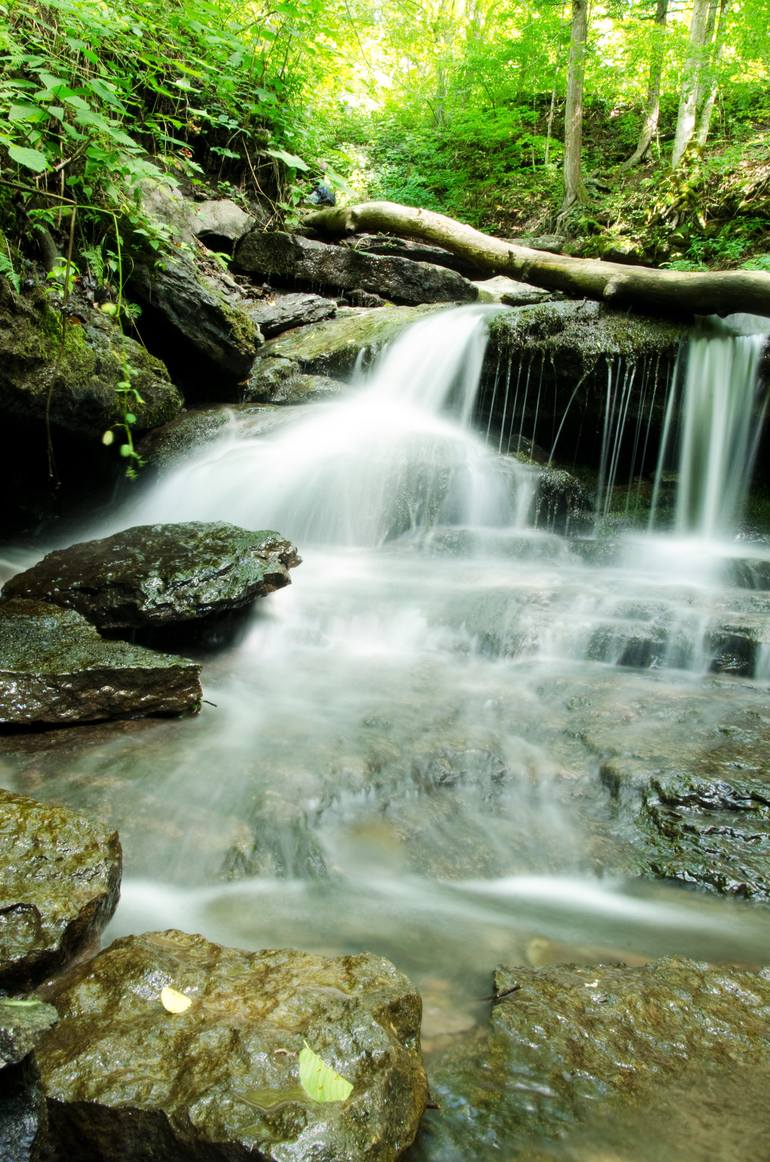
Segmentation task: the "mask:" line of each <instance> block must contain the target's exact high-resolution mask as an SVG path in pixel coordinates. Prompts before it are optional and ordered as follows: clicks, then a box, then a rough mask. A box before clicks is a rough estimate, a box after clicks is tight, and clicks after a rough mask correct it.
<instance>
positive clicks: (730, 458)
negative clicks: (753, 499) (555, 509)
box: [650, 320, 766, 540]
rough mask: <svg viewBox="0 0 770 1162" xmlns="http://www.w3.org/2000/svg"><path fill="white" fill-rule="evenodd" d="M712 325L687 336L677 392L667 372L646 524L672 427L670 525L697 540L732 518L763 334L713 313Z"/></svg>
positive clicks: (754, 424) (751, 431)
mask: <svg viewBox="0 0 770 1162" xmlns="http://www.w3.org/2000/svg"><path fill="white" fill-rule="evenodd" d="M712 326H713V327H714V328H715V330H716V329H718V331H717V333H716V334H712V335H703V336H698V337H696V338H693V339H691V340H690V344H689V349H688V352H687V364H686V370H685V374H684V383H683V386H682V388H681V393H680V390H679V376H678V375H677V374H676V373H675V375H674V377H673V381H672V387H671V390H670V393H669V399H668V403H667V407H666V414H665V420H664V427H663V434H662V438H661V444H660V452H659V457H658V468H657V472H656V477H655V490H654V493H653V509H652V515H651V518H650V524H651V527H653V528H654V527H655V526H656V523H657V506H658V499H659V494H660V482H661V478H662V474H663V471H664V469H665V466H666V464H667V463H668V462H669V458H670V455H671V449H672V444H673V433H674V431H675V430H677V429H678V433H679V450H678V467H677V474H678V488H677V495H676V508H675V521H674V525H675V531H676V532H677V533H678V534H679V535H681V536H685V535H688V534H689V535H695V536H697V537H699V538H702V539H703V540H714V539H717V538H720V537H725V536H727V535H729V534H730V533H731V532H732V531H734V529H735V527H736V523H737V522H738V520H739V519H740V516H741V512H742V509H743V504H744V501H745V498H746V493H747V490H748V487H749V484H750V481H751V473H752V469H753V466H754V459H755V455H756V449H757V441H758V437H759V433H760V430H761V426H762V419H763V416H764V405H762V406H760V405H759V404H758V401H757V372H758V368H759V361H760V358H761V355H762V349H763V347H764V344H765V342H766V336H765V335H761V334H759V335H758V334H753V335H741V334H735V333H734V332H732V331H731V330H730V329H729V328H728V327H726V326H725V325H724V324H721V322H720V321H719V320H715V321H712ZM720 332H721V333H720Z"/></svg>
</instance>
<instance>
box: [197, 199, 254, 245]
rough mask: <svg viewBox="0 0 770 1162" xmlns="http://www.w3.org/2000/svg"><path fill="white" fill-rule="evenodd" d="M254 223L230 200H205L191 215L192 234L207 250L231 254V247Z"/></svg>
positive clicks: (249, 215)
mask: <svg viewBox="0 0 770 1162" xmlns="http://www.w3.org/2000/svg"><path fill="white" fill-rule="evenodd" d="M255 225H256V221H255V219H254V217H253V216H252V215H251V214H247V213H246V211H245V210H243V209H241V207H240V206H238V205H236V203H235V202H234V201H232V199H231V198H207V199H206V201H205V202H198V203H196V205H195V209H194V211H193V213H192V221H191V227H192V233H193V234H194V235H195V237H196V238H198V239H200V241H201V242H202V243H203V245H204V246H207V247H208V248H209V250H218V251H221V252H225V253H232V249H233V246H234V245H235V243H236V242H237V241H238V239H239V238H242V237H243V235H244V234H246V233H247V232H248V231H249V230H251V229H252V227H253V226H255Z"/></svg>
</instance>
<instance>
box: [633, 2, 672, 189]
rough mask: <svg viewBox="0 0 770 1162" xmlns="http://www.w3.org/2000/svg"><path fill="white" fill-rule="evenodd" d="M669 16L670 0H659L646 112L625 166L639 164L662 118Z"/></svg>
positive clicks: (656, 11) (656, 10)
mask: <svg viewBox="0 0 770 1162" xmlns="http://www.w3.org/2000/svg"><path fill="white" fill-rule="evenodd" d="M667 17H668V0H658V3H657V7H656V9H655V32H654V33H653V39H652V53H651V56H650V75H649V78H648V81H647V103H646V106H645V112H644V121H643V123H642V129H641V132H640V134H639V141H638V143H637V146H636V149H635V150H634V152H633V153H632V154H631V156H630V157H629V159H628V161H627V162H625V165H624V168H629V169H630V167H631V166H632V165H638V164H639V162H640V161H641V160H642V158H643V157H644V156H645V154H646V153H647V150H648V149H649V148H650V145H651V143H652V139H653V137H654V136H655V134H656V133H657V131H658V120H659V118H660V83H661V78H662V76H663V62H664V60H665V58H666V19H667Z"/></svg>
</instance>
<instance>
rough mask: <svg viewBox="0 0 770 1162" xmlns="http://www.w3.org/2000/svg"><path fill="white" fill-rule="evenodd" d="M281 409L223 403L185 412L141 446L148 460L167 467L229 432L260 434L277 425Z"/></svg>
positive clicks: (143, 441)
mask: <svg viewBox="0 0 770 1162" xmlns="http://www.w3.org/2000/svg"><path fill="white" fill-rule="evenodd" d="M277 413H278V408H275V407H268V406H266V405H263V404H229V405H228V404H219V405H217V406H214V407H210V408H194V409H191V410H190V411H185V412H182V414H181V415H180V416H178V417H177V418H176V419H175V420H172V421H171V423H169V424H164V426H163V427H162V428H156V429H155V431H154V432H151V433H150V434H149V435H148V436H147V438H146V439H144V440H142V442H141V444H140V445H139V452H140V453H141V456H142V458H143V459H144V460H146V461H147V462H148V463H149V464H151V465H152V466H154V467H156V468H165V467H167V466H168V465H170V464H173V463H175V462H176V461H177V460H181V459H184V458H185V457H186V456H188V455H189V454H190V453H191V452H192V451H193V449H195V448H198V447H200V446H201V445H203V444H208V443H210V442H211V441H212V440H214V439H216V438H217V437H218V436H222V435H224V434H225V432H226V431H228V430H230V429H231V430H232V431H233V433H236V432H238V433H240V434H243V433H244V432H248V434H249V435H259V434H260V433H261V432H263V431H269V430H270V428H272V427H273V426H274V425H275V422H276V415H277Z"/></svg>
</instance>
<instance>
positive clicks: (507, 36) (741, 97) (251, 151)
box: [0, 0, 770, 269]
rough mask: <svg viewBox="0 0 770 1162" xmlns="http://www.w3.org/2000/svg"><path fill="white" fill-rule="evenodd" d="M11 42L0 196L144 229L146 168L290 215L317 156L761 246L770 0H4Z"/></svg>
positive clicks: (529, 210)
mask: <svg viewBox="0 0 770 1162" xmlns="http://www.w3.org/2000/svg"><path fill="white" fill-rule="evenodd" d="M579 19H584V20H585V29H584V39H583V41H582V43H581V44H580V45H578V46H577V47H576V41H575V29H576V20H579ZM570 44H572V48H570ZM0 56H1V57H2V64H3V70H2V79H0V156H2V162H3V179H2V180H3V183H4V184H3V187H2V189H3V196H4V198H5V203H4V204H5V205H6V207H7V206H8V204H9V199H16V202H15V203H14V204H15V205H16V206H17V207H18V201H19V199H21V200H22V202H23V204H24V207H25V212H26V213H27V214H29V215H31V216H32V221H33V222H35V221H38V222H48V224H49V225H50V223H51V222H52V221H53V220H54V216H56V221H57V223H58V224H61V216H62V213H63V212H64V213H65V214H66V212H67V207H68V206H77V207H80V208H81V211H82V214H81V220H82V221H87V220H89V215H90V219H91V220H93V221H94V222H97V221H98V220H104V219H105V218H109V215H111V214H112V215H115V216H116V217H117V216H119V218H120V223H121V225H120V229H121V230H122V231H123V232H124V234H125V236H126V239H127V240H128V241H132V242H133V243H137V244H138V243H140V242H141V241H142V240H143V239H145V240H146V236H147V234H148V228H147V223H146V222H144V220H143V218H142V215H141V211H140V209H139V205H138V203H137V200H136V197H135V194H136V189H137V187H138V185H139V184H140V183H141V182H142V181H144V180H145V179H146V178H147V177H148V176H158V177H162V180H164V181H184V182H190V183H193V184H194V183H196V182H200V183H202V184H203V183H204V182H205V183H208V184H209V186H210V185H211V184H212V183H214V184H215V185H216V184H217V183H218V184H219V187H220V188H221V189H222V190H224V191H226V192H227V191H229V192H235V193H236V194H238V195H239V196H242V197H247V198H248V197H256V196H259V197H260V198H261V199H262V200H263V202H264V203H266V204H268V205H269V206H270V208H271V212H272V214H273V220H274V221H276V222H279V221H287V220H288V221H291V220H292V215H293V214H294V213H295V212H296V208H297V206H298V204H300V203H301V201H302V198H303V196H304V194H306V192H307V188H308V181H309V178H310V176H311V174H312V173H313V172H316V173H317V171H318V167H319V165H320V163H321V162H325V163H327V164H328V171H327V173H328V176H329V180H331V182H332V183H333V185H334V186H335V188H336V190H337V193H338V197H339V198H341V199H342V200H351V201H353V200H359V199H361V198H386V199H389V200H393V201H398V202H400V203H404V204H406V205H412V206H423V207H425V208H427V209H432V210H437V211H440V212H445V213H449V214H451V215H453V216H454V217H456V218H459V219H461V220H463V221H467V222H468V223H470V224H471V225H474V226H477V227H480V228H483V229H489V230H492V231H494V232H496V233H501V234H529V235H532V234H537V233H551V232H553V231H554V230H555V229H558V230H559V232H560V233H562V234H564V235H566V237H567V240H568V242H567V245H568V246H569V245H573V247H574V248H575V249H576V252H579V253H583V254H586V255H589V256H607V257H614V258H621V259H622V258H623V256H624V255H627V256H628V257H629V258H630V259H632V260H634V259H637V260H638V259H642V260H644V261H647V262H652V263H669V264H674V265H679V266H680V267H682V268H688V267H689V268H695V269H697V268H698V267H702V266H704V265H713V266H717V267H720V266H721V267H724V266H726V267H734V266H740V265H743V264H745V263H749V264H754V265H757V264H759V267H760V268H765V269H766V268H769V267H770V238H769V237H768V221H769V220H770V145H768V138H767V125H768V123H770V85H769V84H768V80H769V79H770V77H769V76H768V73H769V71H770V66H769V63H768V62H770V22H768V19H767V9H766V0H732V2H731V0H596V2H595V3H594V4H593V5H591V6H590V7H589V8H587V7H586V5H585V4H584V3H583V0H573V3H572V4H568V3H567V2H566V0H526V2H525V0H505V2H503V3H502V4H501V3H499V2H497V0H495V2H494V3H493V2H492V0H399V2H398V3H394V2H393V0H378V2H377V3H370V2H369V0H323V2H322V0H280V2H278V3H271V2H270V0H248V2H245V0H172V2H170V3H168V2H167V3H161V2H160V0H123V3H121V4H117V3H114V2H112V0H2V2H0ZM571 64H572V67H570V66H571ZM576 69H577V70H578V72H579V74H580V75H579V76H578V72H576ZM578 81H579V90H577V89H576V88H575V85H576V83H577V82H578ZM576 93H578V94H579V96H580V100H579V101H578V102H577V106H576V104H575V99H574V98H575V94H576ZM565 143H566V155H565ZM309 171H310V172H309ZM573 195H574V196H573ZM560 211H561V216H559V215H560ZM565 211H568V213H566V214H565ZM99 215H101V219H100V218H99ZM94 231H96V227H95V226H94ZM570 239H571V240H572V242H571V243H570V241H569V240H570ZM150 241H153V242H154V243H155V244H157V239H154V240H153V239H151V240H150Z"/></svg>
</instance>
